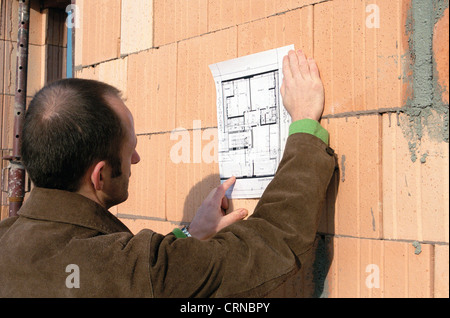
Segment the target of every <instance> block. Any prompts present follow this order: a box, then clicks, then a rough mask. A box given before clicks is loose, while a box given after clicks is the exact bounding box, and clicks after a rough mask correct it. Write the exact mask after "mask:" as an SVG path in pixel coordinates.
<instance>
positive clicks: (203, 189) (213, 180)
mask: <svg viewBox="0 0 450 318" xmlns="http://www.w3.org/2000/svg"><path fill="white" fill-rule="evenodd" d="M219 185H220V176H219V174H211V175H209V176H207V177H205V178H203V179H202V180H201V181H200V182H198V183H197V184H195V185H194V186H193V187H192V188H191V190H190V191H189V193H188V195H187V197H186V200H185V201H184V208H183V224H189V222H191V221H192V219H193V218H194V216H195V213H196V212H197V210H198V208H199V207H200V205H201V204H202V203H203V201H204V200H205V199H206V197H207V196H208V194H209V193H210V192H211V191H212V190H213V189H214V188H215V187H217V186H219Z"/></svg>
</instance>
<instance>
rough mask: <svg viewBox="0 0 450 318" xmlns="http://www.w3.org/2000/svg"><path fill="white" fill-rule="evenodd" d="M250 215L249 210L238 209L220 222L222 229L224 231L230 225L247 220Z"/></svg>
mask: <svg viewBox="0 0 450 318" xmlns="http://www.w3.org/2000/svg"><path fill="white" fill-rule="evenodd" d="M247 215H248V210H247V209H238V210H236V211H233V212H230V213H228V214H227V215H225V216H224V217H223V218H222V220H221V221H220V225H221V226H220V227H221V229H223V228H224V227H227V226H228V225H231V224H233V223H235V222H237V221H240V220H243V219H245V217H247Z"/></svg>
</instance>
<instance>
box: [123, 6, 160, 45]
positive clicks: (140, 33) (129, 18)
mask: <svg viewBox="0 0 450 318" xmlns="http://www.w3.org/2000/svg"><path fill="white" fill-rule="evenodd" d="M120 28H121V30H120V54H129V53H133V52H139V51H142V50H146V49H149V48H151V47H152V46H153V1H148V0H138V1H136V0H123V1H122V10H121V26H120Z"/></svg>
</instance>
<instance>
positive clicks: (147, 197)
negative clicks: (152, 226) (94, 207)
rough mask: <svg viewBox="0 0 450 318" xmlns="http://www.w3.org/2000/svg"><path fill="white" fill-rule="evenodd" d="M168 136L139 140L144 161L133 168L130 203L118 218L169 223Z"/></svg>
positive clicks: (142, 137) (122, 209)
mask: <svg viewBox="0 0 450 318" xmlns="http://www.w3.org/2000/svg"><path fill="white" fill-rule="evenodd" d="M168 141H169V140H168V135H167V134H160V135H151V136H138V144H137V148H136V150H137V152H138V153H139V156H140V158H141V161H140V162H139V163H138V164H136V165H132V168H131V178H130V184H129V191H128V192H129V197H128V200H127V201H126V202H124V203H122V204H121V205H119V207H118V213H119V215H131V216H136V217H151V218H158V219H161V220H166V178H167V176H168V173H167V170H166V161H167V149H168V148H167V147H168Z"/></svg>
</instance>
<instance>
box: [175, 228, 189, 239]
mask: <svg viewBox="0 0 450 318" xmlns="http://www.w3.org/2000/svg"><path fill="white" fill-rule="evenodd" d="M172 233H173V234H174V235H175V237H176V238H179V239H180V238H187V236H186V234H184V233H183V231H182V230H180V229H178V228H177V229H174V230H173V231H172Z"/></svg>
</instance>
